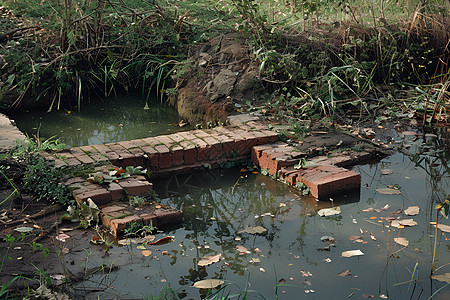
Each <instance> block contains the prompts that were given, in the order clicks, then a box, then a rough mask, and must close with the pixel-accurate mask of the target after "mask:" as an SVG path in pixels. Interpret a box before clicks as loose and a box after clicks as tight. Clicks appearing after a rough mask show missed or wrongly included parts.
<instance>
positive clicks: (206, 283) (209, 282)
mask: <svg viewBox="0 0 450 300" xmlns="http://www.w3.org/2000/svg"><path fill="white" fill-rule="evenodd" d="M224 282H225V281H223V280H220V279H204V280H200V281H197V282H195V283H194V285H193V287H196V288H198V289H213V288H215V287H218V286H219V285H221V284H222V283H224Z"/></svg>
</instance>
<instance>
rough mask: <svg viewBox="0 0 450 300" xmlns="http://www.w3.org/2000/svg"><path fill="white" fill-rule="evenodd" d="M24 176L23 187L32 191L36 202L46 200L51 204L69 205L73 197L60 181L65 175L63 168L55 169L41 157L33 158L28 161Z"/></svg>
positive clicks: (72, 201)
mask: <svg viewBox="0 0 450 300" xmlns="http://www.w3.org/2000/svg"><path fill="white" fill-rule="evenodd" d="M28 162H29V163H28V166H27V170H26V172H25V176H24V183H25V187H26V188H28V189H29V190H30V191H32V192H33V193H34V194H35V196H36V197H37V199H38V200H42V199H48V200H49V201H51V202H52V203H60V204H62V205H70V204H73V203H74V200H73V197H72V195H71V194H70V192H69V190H68V189H67V187H66V186H65V185H63V184H62V183H60V180H61V179H62V178H63V177H64V175H65V174H66V173H65V172H64V171H65V170H64V169H63V168H58V169H57V168H55V167H53V166H52V165H51V164H50V163H49V162H47V161H45V160H44V159H43V158H42V157H38V156H34V157H32V158H30V159H29V161H28Z"/></svg>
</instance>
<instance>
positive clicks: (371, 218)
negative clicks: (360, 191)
mask: <svg viewBox="0 0 450 300" xmlns="http://www.w3.org/2000/svg"><path fill="white" fill-rule="evenodd" d="M376 218H377V217H370V218H369V220H375V219H376Z"/></svg>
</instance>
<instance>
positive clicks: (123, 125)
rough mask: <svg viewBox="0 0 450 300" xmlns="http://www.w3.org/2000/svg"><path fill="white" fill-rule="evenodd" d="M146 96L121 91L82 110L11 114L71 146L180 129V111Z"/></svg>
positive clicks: (25, 128)
mask: <svg viewBox="0 0 450 300" xmlns="http://www.w3.org/2000/svg"><path fill="white" fill-rule="evenodd" d="M144 106H145V100H142V98H141V97H140V95H135V94H130V95H121V96H120V97H118V98H115V97H111V98H107V99H105V100H104V101H103V102H99V101H97V102H93V103H88V104H86V105H84V106H83V107H82V108H81V111H80V112H78V111H77V110H74V111H55V112H51V113H47V112H46V111H30V112H27V113H23V114H20V115H15V116H12V118H13V119H15V120H16V123H17V126H18V127H19V129H20V130H21V131H22V132H25V133H27V134H28V135H29V136H33V135H36V136H38V137H40V138H42V139H48V138H50V137H53V136H56V137H57V138H59V140H60V141H61V142H62V143H65V144H67V145H68V146H69V147H75V146H84V145H93V144H106V143H112V142H119V141H126V140H132V139H137V138H146V137H151V136H157V135H161V134H168V133H173V132H176V131H180V130H188V129H192V127H189V126H186V127H183V128H180V127H179V126H178V125H177V124H178V123H179V121H180V120H181V118H180V116H179V115H178V114H177V112H176V111H175V110H174V109H172V108H170V107H166V106H164V105H162V104H161V103H159V102H158V101H156V100H155V99H153V100H149V102H148V108H149V109H144Z"/></svg>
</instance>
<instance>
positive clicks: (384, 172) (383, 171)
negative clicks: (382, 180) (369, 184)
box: [381, 169, 394, 175]
mask: <svg viewBox="0 0 450 300" xmlns="http://www.w3.org/2000/svg"><path fill="white" fill-rule="evenodd" d="M392 173H394V170H392V169H382V170H381V174H382V175H391V174H392Z"/></svg>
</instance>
